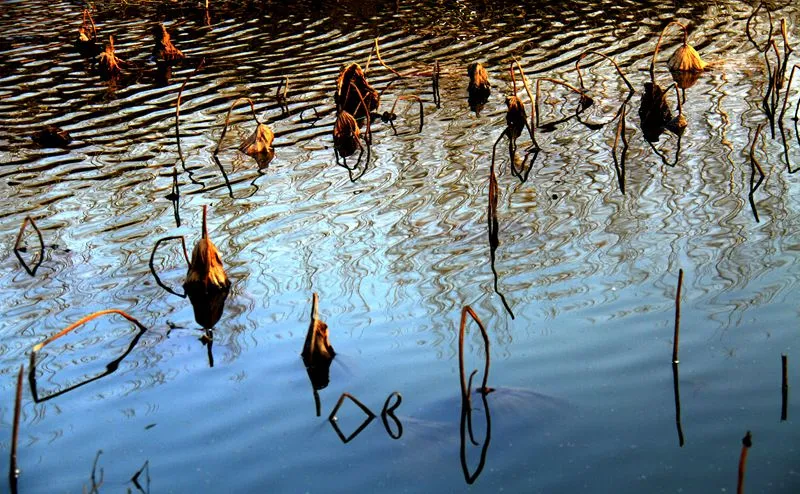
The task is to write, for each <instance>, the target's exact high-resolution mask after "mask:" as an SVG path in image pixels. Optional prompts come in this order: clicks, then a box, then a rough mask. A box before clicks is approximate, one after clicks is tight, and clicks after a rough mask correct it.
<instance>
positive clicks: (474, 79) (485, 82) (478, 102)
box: [467, 62, 492, 114]
mask: <svg viewBox="0 0 800 494" xmlns="http://www.w3.org/2000/svg"><path fill="white" fill-rule="evenodd" d="M467 77H469V84H468V85H467V103H469V108H470V110H472V111H474V112H475V113H477V114H480V112H481V110H482V109H483V106H484V105H485V104H486V102H488V101H489V96H490V95H491V94H492V85H491V83H490V82H489V74H488V72H486V69H485V68H484V67H483V65H482V64H481V63H480V62H472V63H471V64H469V65H468V66H467Z"/></svg>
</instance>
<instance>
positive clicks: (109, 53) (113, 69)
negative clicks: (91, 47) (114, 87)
mask: <svg viewBox="0 0 800 494" xmlns="http://www.w3.org/2000/svg"><path fill="white" fill-rule="evenodd" d="M123 63H124V62H123V60H122V59H120V58H118V57H117V55H116V52H115V50H114V36H109V37H108V43H106V46H105V49H104V50H103V52H102V53H101V54H100V55H99V56H98V57H97V71H98V73H99V74H100V77H101V78H103V79H104V80H113V79H116V78H118V77H119V76H120V74H122V67H121V64H123Z"/></svg>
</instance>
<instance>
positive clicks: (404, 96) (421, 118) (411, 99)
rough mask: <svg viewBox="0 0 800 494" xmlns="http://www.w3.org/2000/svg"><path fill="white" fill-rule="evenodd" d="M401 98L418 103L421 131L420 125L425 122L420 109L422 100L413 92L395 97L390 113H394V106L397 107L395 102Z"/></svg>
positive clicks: (423, 113)
mask: <svg viewBox="0 0 800 494" xmlns="http://www.w3.org/2000/svg"><path fill="white" fill-rule="evenodd" d="M401 100H403V101H416V102H417V103H419V131H420V132H422V126H423V125H424V124H425V112H424V110H423V109H422V100H421V99H420V98H419V96H416V95H413V94H408V95H401V96H398V97H397V99H396V100H394V104H393V105H392V110H391V112H390V113H392V114H394V110H395V108H397V102H398V101H401Z"/></svg>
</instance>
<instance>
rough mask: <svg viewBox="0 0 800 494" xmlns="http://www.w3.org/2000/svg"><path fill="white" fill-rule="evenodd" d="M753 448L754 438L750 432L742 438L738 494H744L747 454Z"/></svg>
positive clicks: (737, 485)
mask: <svg viewBox="0 0 800 494" xmlns="http://www.w3.org/2000/svg"><path fill="white" fill-rule="evenodd" d="M752 446H753V436H752V434H750V431H747V434H745V435H744V437H743V438H742V451H741V453H740V454H739V480H738V482H737V484H736V494H744V471H745V467H746V466H747V453H748V451H749V450H750V448H751V447H752Z"/></svg>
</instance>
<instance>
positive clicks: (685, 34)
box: [650, 21, 689, 81]
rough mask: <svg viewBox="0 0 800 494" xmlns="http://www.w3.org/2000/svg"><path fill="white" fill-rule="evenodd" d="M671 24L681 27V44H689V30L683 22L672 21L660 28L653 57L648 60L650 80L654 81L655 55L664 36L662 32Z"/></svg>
mask: <svg viewBox="0 0 800 494" xmlns="http://www.w3.org/2000/svg"><path fill="white" fill-rule="evenodd" d="M672 25H675V26H679V27H680V28H681V29H683V46H686V45H687V44H689V31H687V30H686V26H684V25H683V24H681V23H680V22H678V21H672V22H670V23H669V24H667V25H666V26H665V27H664V29H662V30H661V34H659V35H658V43H656V49H655V51H654V52H653V58H652V59H651V60H650V80H651V81H655V77H656V76H655V70H656V57H658V52H659V50H660V49H661V40H662V39H663V38H664V34H666V32H667V30H668V29H669V28H670V26H672Z"/></svg>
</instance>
